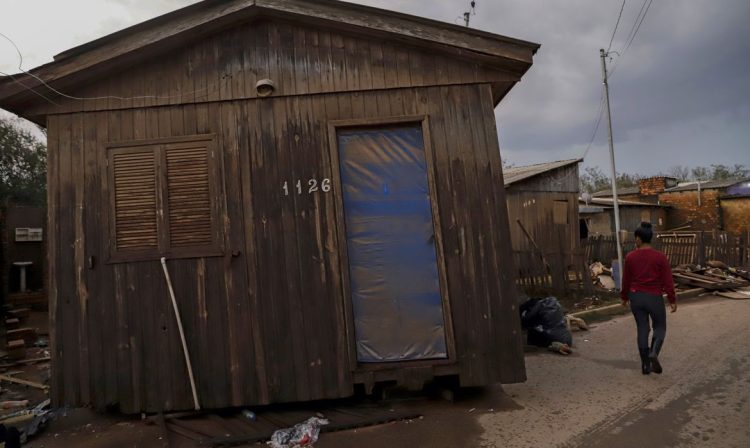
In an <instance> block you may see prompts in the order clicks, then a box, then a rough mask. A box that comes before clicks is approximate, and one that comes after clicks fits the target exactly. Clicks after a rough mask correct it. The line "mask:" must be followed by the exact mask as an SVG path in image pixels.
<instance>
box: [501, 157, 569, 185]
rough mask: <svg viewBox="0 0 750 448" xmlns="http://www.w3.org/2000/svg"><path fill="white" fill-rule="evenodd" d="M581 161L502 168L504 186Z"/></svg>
mask: <svg viewBox="0 0 750 448" xmlns="http://www.w3.org/2000/svg"><path fill="white" fill-rule="evenodd" d="M581 161H582V160H581V159H568V160H558V161H556V162H547V163H538V164H536V165H526V166H514V167H510V168H503V180H504V182H505V186H506V187H507V186H508V185H511V184H514V183H516V182H520V181H522V180H526V179H528V178H530V177H534V176H538V175H540V174H544V173H546V172H548V171H552V170H556V169H558V168H563V167H566V166H568V165H572V164H574V163H580V162H581Z"/></svg>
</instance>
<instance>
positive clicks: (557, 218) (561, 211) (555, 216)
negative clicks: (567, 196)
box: [552, 201, 569, 225]
mask: <svg viewBox="0 0 750 448" xmlns="http://www.w3.org/2000/svg"><path fill="white" fill-rule="evenodd" d="M552 221H553V222H554V223H555V224H566V225H567V224H569V223H568V201H554V202H553V208H552Z"/></svg>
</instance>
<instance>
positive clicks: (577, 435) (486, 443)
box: [30, 298, 750, 448]
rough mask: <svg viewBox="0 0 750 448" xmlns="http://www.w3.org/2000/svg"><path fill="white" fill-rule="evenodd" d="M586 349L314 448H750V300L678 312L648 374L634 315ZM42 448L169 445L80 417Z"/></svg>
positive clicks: (532, 360) (421, 404)
mask: <svg viewBox="0 0 750 448" xmlns="http://www.w3.org/2000/svg"><path fill="white" fill-rule="evenodd" d="M575 336H576V337H575V348H576V353H575V354H574V355H572V356H569V357H563V356H559V355H554V354H551V353H547V352H543V351H542V352H536V353H531V354H529V356H528V357H527V370H528V377H529V379H528V381H527V382H526V383H524V384H517V385H507V386H505V387H499V386H497V387H492V388H487V389H481V390H469V391H465V392H464V393H463V397H462V398H461V399H460V400H458V401H457V402H455V403H449V402H446V401H442V400H414V401H412V400H406V401H396V402H394V403H393V407H394V408H396V409H412V410H417V411H419V412H421V413H423V415H424V418H422V419H418V420H413V421H410V422H395V423H391V424H386V425H381V426H376V427H370V428H361V429H358V430H351V431H344V432H338V433H328V434H323V435H322V437H321V440H320V441H319V442H318V443H317V444H316V445H315V446H316V448H349V447H355V446H356V447H359V448H381V447H389V448H400V447H404V448H417V447H430V448H442V447H445V448H449V447H450V448H457V447H498V448H500V447H503V448H527V447H534V448H537V447H545V448H547V447H562V448H572V447H587V448H588V447H606V448H618V447H633V446H643V447H659V448H662V447H687V448H690V447H707V446H710V447H722V448H732V447H737V448H740V447H742V448H747V447H750V300H744V301H733V300H729V299H721V298H701V299H697V300H694V301H691V302H689V303H685V304H682V305H681V306H680V309H679V311H678V312H677V313H676V314H671V315H669V321H668V332H667V341H666V343H665V346H664V350H663V352H662V356H661V360H662V364H663V366H664V369H665V372H664V374H663V375H655V374H652V375H649V376H643V375H641V373H640V364H639V361H638V354H637V349H636V346H635V324H634V322H633V320H632V317H630V315H625V316H622V317H618V318H615V319H613V320H610V321H608V322H604V323H601V324H598V325H596V326H595V327H594V328H593V329H592V331H590V332H587V333H576V335H575ZM30 446H33V447H40V448H41V447H45V448H56V447H67V446H79V447H86V448H103V447H113V446H117V447H139V448H144V447H149V448H150V447H154V448H156V447H160V448H161V447H163V446H164V441H163V440H161V439H160V432H159V430H158V428H157V427H154V426H145V425H144V424H143V423H141V422H138V421H137V420H135V421H132V420H131V421H117V420H116V419H112V418H104V417H92V416H91V414H88V416H81V417H80V419H79V420H77V421H76V419H75V418H68V419H67V421H59V422H56V423H55V424H53V426H52V427H50V428H48V429H47V430H46V431H45V433H44V435H43V436H41V437H39V438H37V439H35V440H34V441H33V442H32V443H31V444H30Z"/></svg>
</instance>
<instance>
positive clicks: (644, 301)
mask: <svg viewBox="0 0 750 448" xmlns="http://www.w3.org/2000/svg"><path fill="white" fill-rule="evenodd" d="M628 298H629V299H630V310H631V311H632V312H633V316H634V317H635V323H636V325H637V326H638V350H639V351H640V352H641V353H643V352H648V350H649V346H648V334H649V331H650V327H651V326H653V328H654V336H653V339H652V347H653V349H654V351H655V353H653V355H658V354H659V350H660V349H661V344H662V343H663V342H664V338H665V337H666V336H667V310H666V308H665V306H664V299H663V298H662V297H661V296H655V295H653V294H648V293H645V292H631V293H628ZM649 317H650V318H651V325H649Z"/></svg>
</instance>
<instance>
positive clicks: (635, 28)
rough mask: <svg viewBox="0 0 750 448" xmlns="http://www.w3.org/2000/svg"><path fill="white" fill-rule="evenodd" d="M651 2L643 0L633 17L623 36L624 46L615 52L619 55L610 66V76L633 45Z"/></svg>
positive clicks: (650, 0)
mask: <svg viewBox="0 0 750 448" xmlns="http://www.w3.org/2000/svg"><path fill="white" fill-rule="evenodd" d="M652 3H653V0H643V4H642V5H641V9H640V10H639V11H638V15H637V16H636V17H635V20H634V21H633V26H632V27H631V28H630V32H629V33H628V36H627V37H626V38H625V45H624V48H623V50H622V52H621V53H617V54H618V56H619V57H618V58H617V61H615V64H614V65H613V66H612V70H610V73H609V77H610V78H611V77H612V76H613V75H614V73H615V71H616V70H617V68H618V66H619V65H620V62H621V61H622V59H623V57H625V54H626V53H627V52H628V50H629V49H630V46H631V45H633V41H634V40H635V38H636V36H638V31H639V30H640V29H641V25H643V21H644V20H645V19H646V14H648V11H649V9H650V8H651V4H652Z"/></svg>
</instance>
